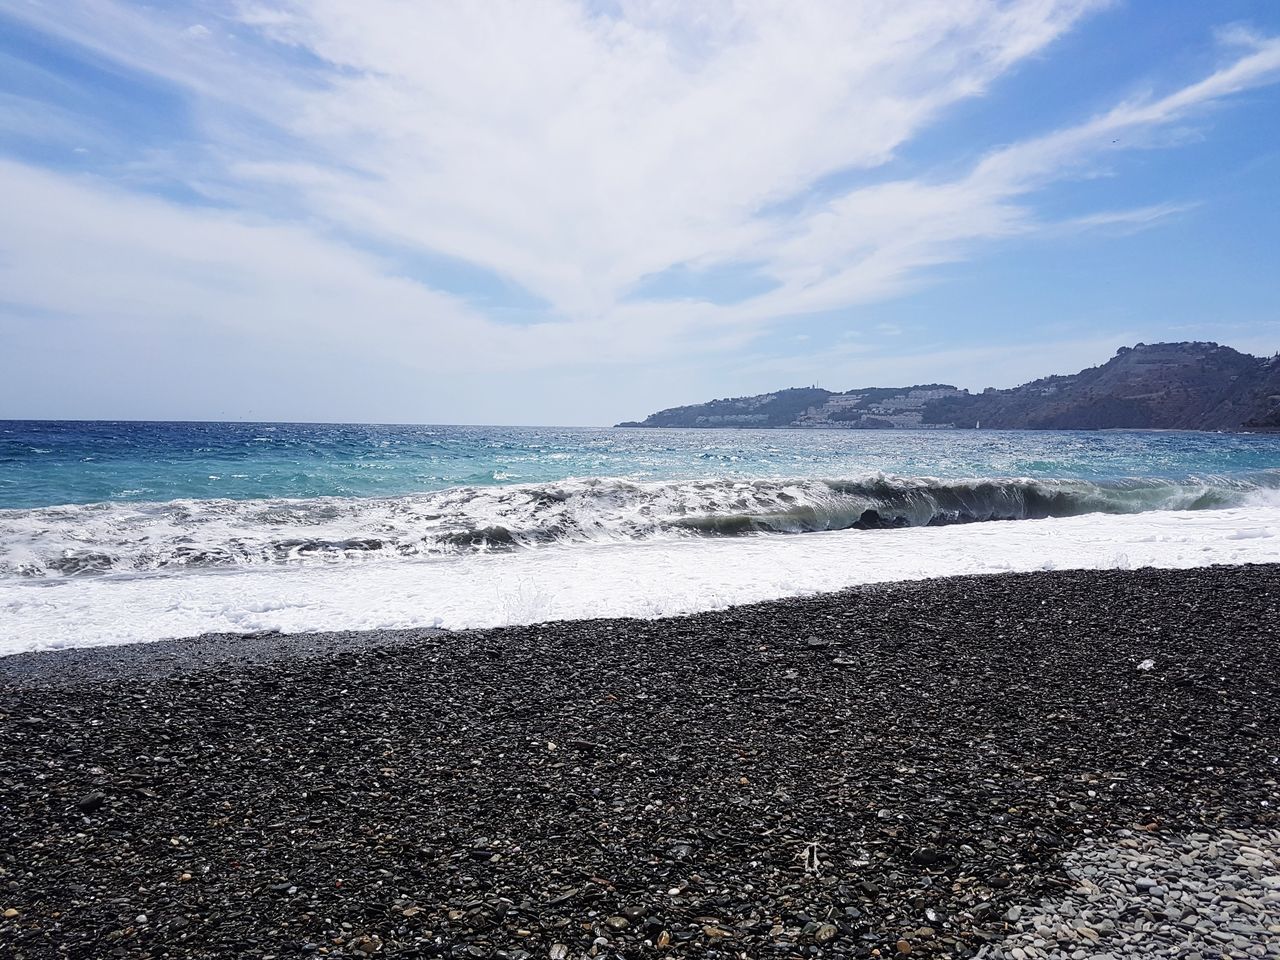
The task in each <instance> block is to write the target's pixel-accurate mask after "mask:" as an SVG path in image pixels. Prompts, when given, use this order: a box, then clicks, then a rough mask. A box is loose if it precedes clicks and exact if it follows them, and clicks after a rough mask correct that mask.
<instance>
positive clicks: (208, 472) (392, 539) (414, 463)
mask: <svg viewBox="0 0 1280 960" xmlns="http://www.w3.org/2000/svg"><path fill="white" fill-rule="evenodd" d="M1277 490H1280V437H1272V436H1249V435H1239V434H1202V433H1067V432H1053V433H1030V432H983V431H885V432H880V431H814V430H810V431H800V430H643V429H632V430H588V429H564V428H538V427H431V426H368V425H329V424H262V423H252V424H245V423H229V424H228V423H15V422H8V423H3V424H0V579H5V578H10V579H12V578H17V579H20V580H24V581H27V582H32V581H36V580H38V581H44V582H52V581H54V580H58V581H65V580H66V579H67V578H69V577H98V576H105V575H117V574H124V575H138V574H150V573H165V574H170V573H177V572H186V571H195V570H206V569H212V568H220V569H229V568H236V567H254V566H261V565H264V564H266V565H286V566H287V565H291V564H294V563H303V564H307V563H315V562H325V563H353V562H365V561H369V560H392V561H402V560H412V559H424V558H437V559H439V558H445V557H450V556H455V555H459V554H463V555H471V554H475V553H478V552H486V553H487V552H492V551H512V550H522V549H526V548H535V547H540V546H545V545H549V544H559V545H563V546H568V545H574V544H591V543H617V542H620V541H639V540H654V539H670V538H690V537H703V538H705V537H742V536H754V535H770V534H804V533H811V532H818V531H831V530H876V529H882V528H886V527H918V526H941V525H948V524H958V523H977V522H984V521H992V520H1033V519H1043V518H1049V517H1074V516H1080V515H1084V514H1126V513H1141V512H1145V511H1153V510H1166V511H1168V510H1177V511H1188V510H1213V509H1220V508H1227V507H1239V506H1250V505H1254V504H1257V505H1262V506H1265V505H1268V504H1271V503H1273V501H1274V500H1275V499H1276V498H1277V497H1278V496H1280V494H1277Z"/></svg>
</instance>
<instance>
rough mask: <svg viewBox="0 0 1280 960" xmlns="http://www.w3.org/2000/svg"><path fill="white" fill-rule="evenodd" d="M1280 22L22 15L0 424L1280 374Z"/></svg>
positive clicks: (622, 1)
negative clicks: (1259, 370)
mask: <svg viewBox="0 0 1280 960" xmlns="http://www.w3.org/2000/svg"><path fill="white" fill-rule="evenodd" d="M1277 81H1280V5H1277V4H1275V3H1273V2H1269V0H1259V2H1243V0H1239V2H1237V0H1222V2H1218V3H1213V4H1205V3H1202V2H1193V0H1169V2H1163V3H1159V4H1154V3H1136V2H1134V3H1120V2H1111V3H1108V2H1095V0H1008V2H1002V3H986V2H978V0H937V2H932V0H920V2H902V3H894V4H847V3H819V2H816V0H815V2H812V3H804V4H783V3H732V2H720V0H708V2H707V3H703V4H696V5H689V4H672V3H670V2H667V0H652V2H647V0H635V2H631V0H619V2H610V3H572V2H559V0H546V2H542V3H536V4H531V3H525V2H514V0H511V2H499V0H493V2H488V3H483V4H476V3H462V2H458V3H430V2H424V3H415V4H407V3H402V2H398V0H364V2H361V3H360V4H352V3H350V2H349V0H310V2H303V0H244V2H212V0H207V2H203V0H197V2H165V3H152V4H143V3H128V2H121V0H57V2H53V0H49V2H45V0H0V343H2V344H3V347H4V349H3V350H0V417H121V418H128V417H139V418H156V419H169V418H173V419H187V418H191V419H206V418H232V419H234V418H253V419H291V420H377V421H428V422H458V423H460V422H471V423H485V422H488V423H493V422H503V423H565V424H570V423H583V424H600V423H608V422H613V421H616V420H620V419H630V418H635V417H639V416H642V415H644V414H645V413H647V412H650V411H651V410H654V409H657V408H659V407H665V406H670V405H672V404H676V403H685V402H695V401H699V400H703V399H707V398H710V397H714V396H726V395H735V394H745V393H755V392H762V391H766V390H769V389H773V388H777V387H782V386H790V385H801V384H809V383H819V384H821V385H823V386H826V387H829V388H832V389H847V388H851V387H855V386H865V385H894V384H903V383H911V382H930V381H947V382H953V383H957V384H959V385H961V386H966V387H970V388H975V389H980V388H982V387H984V386H987V385H996V386H1007V385H1011V384H1013V383H1017V382H1021V381H1024V380H1027V379H1031V378H1033V377H1036V376H1041V375H1045V374H1049V373H1063V372H1070V371H1073V370H1076V369H1079V368H1081V367H1083V366H1088V365H1092V364H1094V363H1099V362H1102V361H1103V360H1104V359H1106V357H1107V356H1109V355H1110V354H1111V353H1112V352H1113V351H1114V350H1115V348H1116V347H1118V346H1120V345H1122V344H1128V343H1133V342H1137V341H1139V340H1144V341H1147V342H1151V341H1156V340H1165V339H1214V340H1218V341H1220V342H1223V343H1227V344H1230V345H1233V346H1236V347H1238V348H1240V349H1245V350H1249V351H1251V352H1254V353H1259V354H1270V353H1273V352H1275V351H1277V350H1280V278H1278V276H1277V271H1276V269H1275V265H1276V264H1277V263H1280V216H1277V212H1278V211H1280V84H1278V83H1277Z"/></svg>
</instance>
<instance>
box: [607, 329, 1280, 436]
mask: <svg viewBox="0 0 1280 960" xmlns="http://www.w3.org/2000/svg"><path fill="white" fill-rule="evenodd" d="M978 424H981V425H982V426H983V427H986V428H992V429H1005V430H1104V429H1124V428H1130V429H1182V430H1280V355H1277V356H1275V357H1271V358H1269V359H1260V358H1258V357H1254V356H1250V355H1249V354H1245V353H1240V352H1239V351H1237V350H1233V349H1231V348H1230V347H1224V346H1220V345H1219V344H1216V343H1200V342H1195V343H1154V344H1143V343H1140V344H1138V345H1137V346H1134V347H1122V348H1121V349H1120V350H1119V351H1118V352H1117V353H1116V355H1115V356H1114V357H1112V358H1111V359H1110V360H1108V361H1107V362H1106V363H1104V364H1102V365H1101V366H1097V367H1090V368H1089V369H1088V370H1082V371H1080V372H1079V373H1075V374H1071V375H1068V376H1054V377H1045V378H1043V379H1040V380H1033V381H1032V382H1031V383H1025V384H1023V385H1022V386H1019V387H1013V388H1012V389H1008V390H995V389H990V388H989V389H987V390H985V391H983V392H982V393H977V394H975V393H970V392H969V391H968V390H958V389H956V388H955V387H952V386H949V385H947V384H938V383H933V384H922V385H917V386H912V387H872V388H865V389H860V390H849V391H846V392H844V393H834V392H832V391H829V390H822V389H819V388H816V387H806V388H799V389H789V390H779V391H778V392H776V393H767V394H761V395H758V396H753V397H735V398H731V399H723V400H713V401H711V402H710V403H703V404H695V405H693V406H686V407H672V408H670V409H668V410H661V411H659V412H658V413H655V414H652V415H650V416H649V417H646V418H645V419H644V420H643V421H640V422H629V423H622V424H619V426H624V427H825V428H833V429H886V428H898V429H903V428H906V429H949V428H972V427H974V426H976V425H978Z"/></svg>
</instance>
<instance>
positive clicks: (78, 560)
mask: <svg viewBox="0 0 1280 960" xmlns="http://www.w3.org/2000/svg"><path fill="white" fill-rule="evenodd" d="M1277 490H1280V471H1263V472H1260V473H1255V474H1250V475H1247V476H1236V477H1190V478H1186V479H1182V480H1163V479H1154V478H1128V479H1121V480H1113V481H1105V482H1096V481H1086V480H1075V479H1070V480H1067V479H1064V480H1044V479H1028V478H978V479H967V480H945V479H938V478H934V477H893V476H885V475H876V476H870V477H864V478H860V479H837V480H807V479H806V480H785V479H773V480H731V479H717V480H692V481H670V482H640V481H633V480H625V479H609V478H603V479H580V480H565V481H559V482H555V483H545V484H520V485H511V486H503V487H455V488H452V489H449V490H442V491H439V492H435V493H427V494H420V495H414V496H403V497H387V498H369V499H359V498H338V497H323V498H316V499H311V500H257V501H236V500H175V501H170V502H167V503H151V504H133V503H98V504H88V505H83V506H64V507H47V508H39V509H29V510H0V576H10V577H12V576H25V577H71V576H75V577H79V576H97V575H103V574H110V573H139V572H148V571H164V570H173V569H181V568H186V567H232V566H243V565H253V564H274V563H315V562H327V563H337V562H344V561H355V560H368V559H374V558H403V557H416V556H435V555H457V554H465V553H472V552H478V551H491V550H511V549H520V548H529V547H536V546H539V545H543V544H548V543H557V542H608V541H628V540H643V539H653V538H660V537H690V536H744V535H753V534H769V533H806V532H815V531H824V530H848V529H865V530H872V529H881V528H891V527H916V526H938V525H943V524H953V523H979V522H985V521H991V520H1031V519H1046V518H1050V517H1070V516H1078V515H1081V514H1086V513H1111V514H1117V513H1138V512H1143V511H1147V510H1206V509H1215V508H1224V507H1232V506H1240V505H1243V504H1245V503H1247V502H1249V500H1250V498H1251V497H1267V496H1270V497H1272V498H1274V497H1275V496H1276V493H1275V491H1277Z"/></svg>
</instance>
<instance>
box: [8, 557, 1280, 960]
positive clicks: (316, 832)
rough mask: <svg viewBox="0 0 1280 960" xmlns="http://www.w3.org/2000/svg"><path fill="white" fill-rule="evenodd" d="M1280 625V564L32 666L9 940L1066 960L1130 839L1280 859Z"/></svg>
mask: <svg viewBox="0 0 1280 960" xmlns="http://www.w3.org/2000/svg"><path fill="white" fill-rule="evenodd" d="M1277 624H1280V565H1247V566H1221V567H1202V568H1197V569H1191V570H1156V569H1146V568H1144V569H1139V570H1130V571H1116V570H1111V571H1106V570H1079V571H1062V572H1040V573H1013V574H989V575H983V576H967V577H951V578H940V579H934V580H917V581H908V582H898V583H884V584H876V585H869V586H862V587H854V588H851V589H847V590H843V591H840V592H837V593H830V594H820V595H815V596H808V597H800V598H791V599H784V600H775V601H767V602H762V603H756V604H752V605H749V606H738V607H731V608H729V609H727V610H722V611H716V612H710V613H695V614H689V615H685V616H680V617H672V618H664V619H653V620H629V619H622V620H617V619H602V620H572V621H561V622H551V623H541V624H535V625H530V626H522V627H505V628H498V629H490V630H470V631H459V632H447V631H433V630H408V631H371V632H340V633H326V634H307V633H302V634H286V635H279V634H258V635H252V636H247V637H246V636H244V635H230V636H228V635H213V636H203V637H197V638H190V639H186V640H170V641H158V642H152V643H144V644H133V645H128V646H115V647H96V648H73V649H66V650H56V651H43V652H35V653H21V654H14V655H12V656H9V657H4V658H0V714H2V715H3V716H0V814H2V815H3V817H4V819H5V820H6V821H7V822H6V823H5V825H4V827H5V829H6V833H7V835H8V836H9V838H10V840H9V843H8V844H7V845H5V846H4V847H3V848H2V849H0V869H2V871H3V872H2V873H0V898H2V899H3V900H4V902H3V903H0V912H3V913H5V916H4V917H3V918H2V919H0V940H2V941H4V942H6V943H7V944H10V945H11V949H12V950H13V951H14V952H13V956H15V957H30V958H36V957H45V956H62V955H66V954H67V953H70V954H71V955H92V956H109V955H112V954H113V952H115V954H116V955H121V956H130V957H133V956H137V957H147V956H152V957H160V956H164V955H166V954H167V955H171V956H172V955H182V956H192V957H203V956H208V957H214V956H217V957H222V956H267V955H271V956H281V957H283V956H301V955H310V954H315V955H328V956H348V957H367V956H373V955H385V956H462V957H466V956H476V957H482V956H494V957H509V958H513V960H521V958H526V957H547V956H564V957H578V956H583V955H593V956H642V955H652V956H661V955H665V956H672V957H675V956H708V957H711V956H719V957H736V956H738V955H740V954H741V953H743V952H745V953H747V954H748V955H750V956H753V957H755V956H770V957H772V956H776V957H793V956H827V955H848V956H871V955H873V954H872V951H873V950H879V951H881V952H880V956H890V955H893V954H895V953H898V954H903V945H905V946H906V948H907V950H909V951H910V952H911V955H912V956H973V955H984V956H992V957H997V956H1005V955H1013V956H1017V954H1005V953H1002V952H1001V951H1002V950H1003V949H1004V947H1002V946H1001V944H1003V943H1005V942H1006V941H1008V943H1010V944H1014V943H1016V945H1017V947H1018V949H1019V950H1022V951H1023V954H1022V955H1023V956H1025V957H1037V956H1057V955H1059V954H1055V953H1052V952H1048V951H1047V948H1046V951H1045V952H1040V953H1038V952H1036V951H1037V950H1041V949H1042V948H1039V947H1037V946H1035V943H1034V941H1035V939H1036V937H1037V936H1038V934H1037V932H1036V931H1035V930H1034V929H1031V928H1028V929H1027V930H1025V931H1024V930H1022V929H1021V919H1020V918H1021V916H1022V912H1023V910H1024V908H1025V909H1026V910H1027V911H1028V914H1027V915H1028V916H1030V915H1031V911H1032V909H1033V907H1034V909H1036V910H1038V909H1040V908H1039V907H1035V904H1037V903H1041V901H1042V900H1043V901H1044V902H1048V901H1049V900H1053V901H1054V902H1055V903H1056V902H1057V901H1058V900H1061V898H1062V897H1063V896H1065V895H1066V892H1068V891H1070V890H1071V889H1072V886H1071V885H1072V883H1074V882H1076V881H1075V880H1072V879H1071V876H1070V874H1069V873H1068V872H1067V871H1068V867H1069V866H1070V865H1071V864H1073V863H1076V862H1077V860H1079V858H1081V857H1083V858H1084V860H1083V861H1081V862H1084V863H1087V864H1094V863H1095V862H1098V861H1097V858H1098V856H1100V855H1099V854H1098V853H1097V852H1096V848H1097V847H1098V846H1099V844H1102V845H1104V846H1105V845H1107V844H1112V845H1114V844H1117V843H1118V844H1120V845H1121V847H1122V848H1123V849H1125V850H1134V849H1138V848H1141V849H1143V850H1148V848H1150V849H1155V848H1154V847H1152V844H1153V843H1156V842H1157V841H1158V842H1159V843H1166V841H1167V843H1166V845H1172V847H1171V848H1176V849H1178V850H1183V849H1184V847H1178V846H1177V844H1178V843H1182V842H1183V840H1181V839H1180V838H1184V837H1187V836H1200V835H1203V836H1207V837H1218V836H1220V835H1223V836H1225V834H1223V831H1236V833H1238V834H1239V835H1240V836H1243V837H1247V838H1248V839H1249V841H1251V843H1246V842H1245V841H1238V842H1239V843H1241V844H1244V845H1245V847H1247V849H1255V847H1254V846H1253V845H1251V844H1266V843H1269V842H1271V841H1270V840H1268V839H1267V838H1268V837H1273V836H1280V835H1274V834H1273V833H1272V832H1273V831H1275V830H1277V829H1278V828H1280V817H1278V814H1277V807H1278V804H1280V796H1278V788H1277V783H1276V778H1277V775H1278V773H1280V769H1278V768H1277V761H1276V755H1277V753H1278V752H1280V718H1278V717H1277V716H1276V711H1275V709H1274V706H1273V705H1274V704H1275V703H1277V702H1280V657H1277V656H1276V642H1277V640H1280V627H1277ZM1147 661H1151V665H1150V666H1149V667H1148V668H1143V666H1142V665H1143V664H1144V663H1146V662H1147ZM1258 837H1261V838H1262V839H1257V838H1258ZM1187 842H1191V841H1187ZM1196 842H1198V841H1196ZM1228 842H1236V841H1230V840H1229V841H1228ZM1129 844H1133V845H1134V846H1132V847H1130V846H1129ZM1159 849H1163V847H1160V848H1159ZM1257 849H1262V848H1257ZM1264 852H1266V853H1267V855H1268V856H1270V855H1271V854H1270V852H1268V850H1264ZM1146 855H1147V854H1144V856H1146ZM1150 855H1151V856H1155V854H1150ZM1161 855H1163V854H1161ZM1181 855H1183V856H1186V854H1185V853H1183V854H1181ZM1248 856H1252V854H1248ZM1090 857H1092V858H1093V859H1089V858H1090ZM1267 862H1270V861H1267ZM1091 869H1093V867H1091ZM1104 872H1105V871H1104ZM1239 872H1240V873H1241V874H1242V875H1243V874H1244V872H1245V871H1244V868H1239ZM1276 872H1280V870H1277V871H1276ZM1100 876H1101V875H1100ZM1267 876H1270V874H1268V873H1267V872H1266V869H1263V868H1262V867H1259V879H1258V882H1259V883H1261V882H1262V881H1263V880H1265V878H1266V877H1267ZM1099 882H1101V880H1099ZM1150 889H1151V887H1143V888H1142V890H1144V891H1147V892H1149V890H1150ZM1143 895H1144V896H1145V894H1143ZM1134 896H1137V894H1136V893H1135V894H1134ZM1263 896H1265V893H1264V894H1263ZM1278 899H1280V895H1278ZM1134 902H1135V903H1138V902H1139V901H1138V900H1134ZM1266 902H1267V903H1271V901H1266ZM1027 905H1030V906H1027ZM1129 906H1130V907H1132V904H1130V905H1129ZM1126 909H1128V908H1126ZM1143 909H1145V910H1146V911H1147V913H1148V914H1149V915H1150V917H1151V919H1150V920H1146V919H1144V918H1143V917H1142V916H1141V915H1140V914H1141V911H1142V910H1143ZM9 910H12V911H15V912H14V913H13V914H12V915H8V913H7V911H9ZM1138 910H1139V915H1138V917H1137V921H1138V922H1139V923H1149V924H1150V926H1151V931H1149V932H1148V933H1147V934H1145V935H1146V936H1147V937H1148V942H1158V937H1159V936H1161V934H1159V931H1158V928H1159V927H1160V926H1161V925H1162V924H1164V925H1166V926H1168V927H1169V928H1170V930H1171V931H1172V932H1174V933H1178V934H1179V935H1180V936H1181V937H1182V940H1183V941H1186V940H1187V937H1186V930H1189V931H1191V933H1192V939H1191V941H1190V942H1192V943H1193V944H1194V943H1195V942H1196V939H1195V937H1196V934H1195V931H1196V929H1197V928H1196V926H1195V923H1197V922H1200V920H1199V918H1198V917H1195V918H1191V919H1190V920H1188V919H1187V918H1185V917H1184V918H1183V919H1181V920H1176V921H1175V920H1172V919H1169V918H1170V917H1171V916H1172V911H1171V910H1170V911H1166V910H1164V909H1163V908H1161V909H1160V910H1156V911H1155V912H1153V908H1151V907H1150V906H1147V907H1143V906H1142V904H1141V903H1139V907H1138ZM1011 911H1012V913H1011ZM1037 916H1038V914H1037ZM1129 919H1132V918H1128V919H1126V918H1124V917H1121V918H1120V919H1118V920H1117V921H1116V924H1119V927H1118V929H1121V930H1123V929H1125V928H1124V926H1123V925H1124V924H1125V923H1128V922H1129ZM1235 919H1236V918H1235V917H1234V915H1233V922H1235ZM1213 922H1214V923H1216V921H1213ZM1241 922H1242V923H1243V922H1244V921H1241ZM1276 922H1277V923H1280V918H1277V921H1276ZM1179 923H1183V924H1184V925H1185V926H1186V930H1182V928H1179V927H1178V924H1179ZM1046 929H1047V928H1046ZM1065 929H1066V928H1065V927H1064V930H1065ZM1215 929H1217V928H1216V927H1215ZM1223 929H1227V934H1225V935H1226V936H1228V940H1227V941H1223V943H1224V944H1225V946H1223V950H1227V949H1228V948H1230V949H1232V950H1233V949H1234V947H1232V943H1233V942H1234V941H1231V940H1230V937H1233V936H1237V934H1236V933H1234V932H1232V931H1230V930H1229V929H1228V928H1226V927H1224V928H1223ZM1246 929H1252V928H1246ZM1277 929H1278V930H1280V928H1277ZM1257 930H1258V931H1261V933H1257V932H1255V933H1253V934H1249V933H1241V934H1238V935H1239V936H1253V937H1254V940H1255V942H1263V941H1261V940H1258V939H1257V937H1259V936H1262V937H1270V936H1273V934H1271V933H1269V932H1267V930H1266V928H1265V927H1258V928H1257ZM1095 932H1096V931H1095ZM1103 933H1106V931H1105V930H1104V931H1103ZM1140 933H1141V931H1140ZM1063 935H1064V936H1068V935H1069V934H1067V933H1064V934H1063ZM1117 935H1119V934H1117ZM1081 936H1083V935H1081ZM1274 936H1276V937H1277V938H1278V939H1276V943H1277V944H1280V933H1277V934H1275V935H1274ZM1011 938H1021V939H1011ZM1042 939H1043V938H1042ZM1092 942H1093V941H1088V940H1079V941H1078V944H1077V946H1078V947H1079V948H1080V949H1084V948H1087V947H1089V945H1090V943H1092ZM1205 942H1206V943H1208V941H1205ZM1214 942H1217V941H1214ZM1267 942H1269V941H1267ZM1135 943H1136V941H1135ZM1009 949H1010V950H1012V946H1010V947H1009ZM1054 949H1057V947H1056V946H1055V947H1054ZM1062 949H1063V950H1065V951H1066V952H1063V953H1061V955H1062V956H1071V955H1072V954H1071V951H1070V950H1069V949H1068V948H1067V947H1065V946H1064V947H1063V948H1062ZM1162 949H1163V948H1162ZM1277 949H1280V947H1278V948H1277ZM1188 950H1190V948H1188ZM592 951H594V953H592ZM1241 951H1242V952H1241V953H1240V954H1239V955H1241V956H1247V955H1248V954H1245V953H1244V952H1243V947H1241ZM1087 955H1097V954H1096V953H1093V954H1087ZM1117 955H1119V954H1118V953H1117ZM1136 955H1139V956H1177V955H1187V956H1190V953H1189V952H1188V953H1185V954H1183V953H1175V952H1158V953H1149V954H1148V953H1142V952H1139V953H1137V954H1136ZM1208 955H1213V956H1217V954H1208ZM1228 955H1232V956H1234V955H1236V954H1235V953H1229V954H1228ZM1264 955H1267V956H1271V955H1274V954H1271V953H1267V954H1264Z"/></svg>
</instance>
